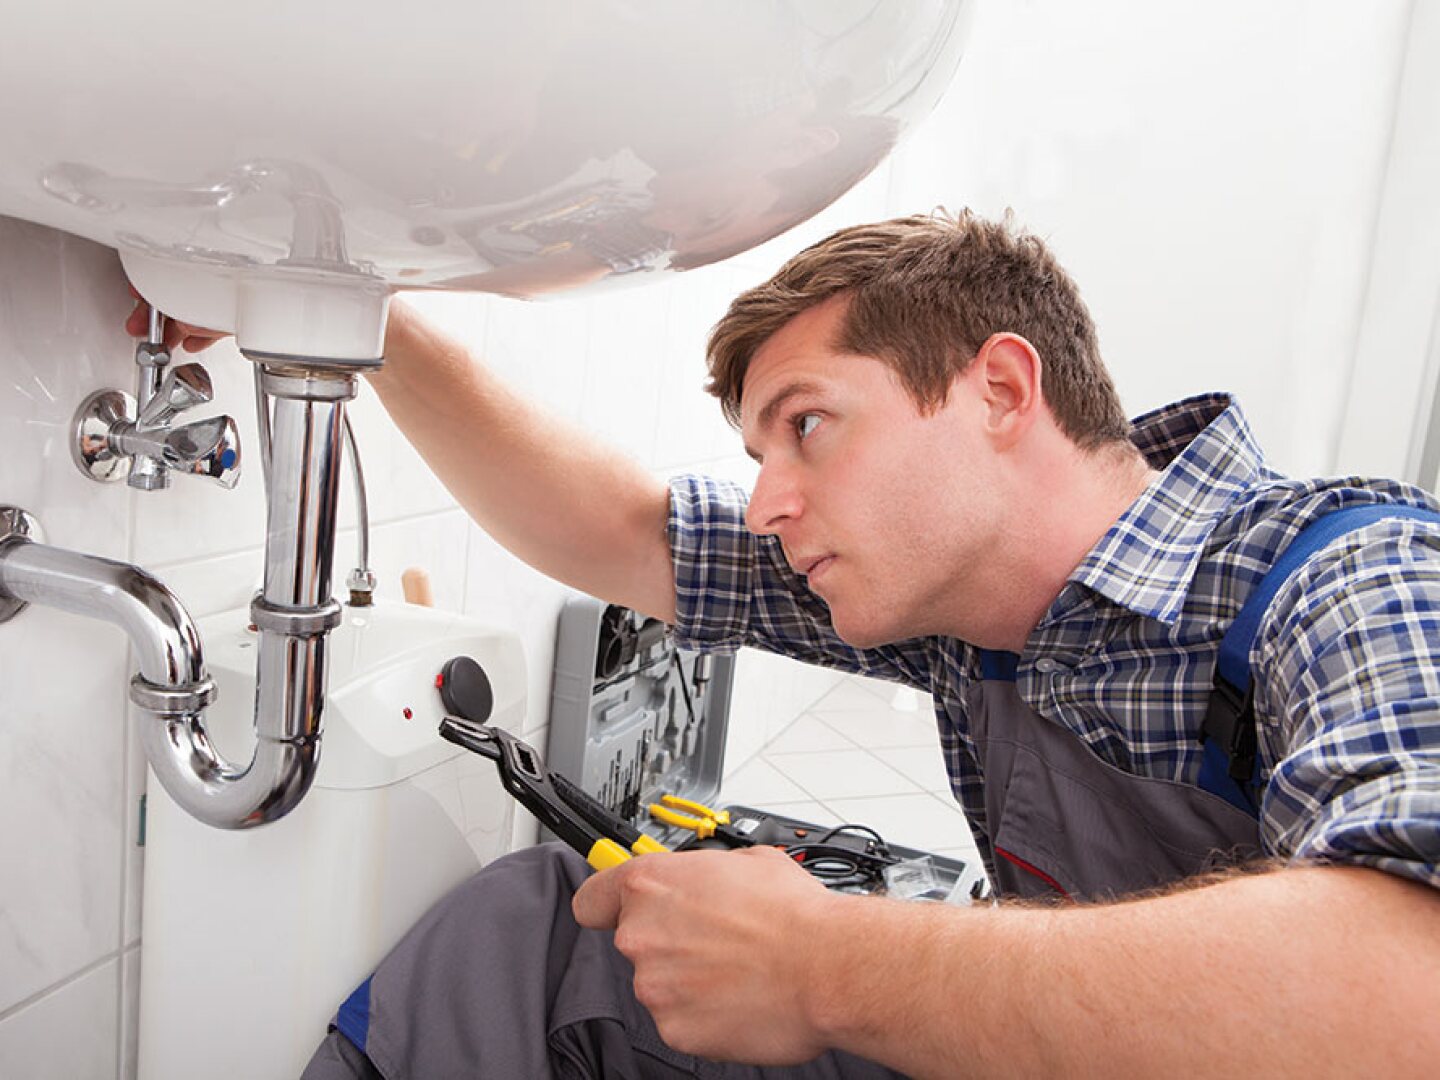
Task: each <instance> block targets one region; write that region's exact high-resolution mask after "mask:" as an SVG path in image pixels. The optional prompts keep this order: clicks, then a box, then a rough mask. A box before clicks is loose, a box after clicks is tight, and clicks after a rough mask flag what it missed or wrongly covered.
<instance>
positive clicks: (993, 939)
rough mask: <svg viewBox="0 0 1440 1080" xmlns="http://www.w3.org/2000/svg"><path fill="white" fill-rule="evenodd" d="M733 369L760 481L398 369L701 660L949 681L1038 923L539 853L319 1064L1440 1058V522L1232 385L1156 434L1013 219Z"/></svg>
mask: <svg viewBox="0 0 1440 1080" xmlns="http://www.w3.org/2000/svg"><path fill="white" fill-rule="evenodd" d="M175 335H176V337H177V338H178V337H183V338H185V339H186V344H187V345H188V346H189V347H192V348H193V347H203V346H204V345H205V344H206V343H208V341H209V340H211V339H212V336H211V335H208V334H206V333H204V332H203V331H199V330H196V329H194V328H189V327H177V328H176V331H175ZM1214 343H1215V347H1216V348H1224V349H1233V348H1244V347H1245V343H1244V342H1237V341H1234V340H1232V339H1231V338H1229V337H1228V336H1227V335H1226V333H1225V332H1224V328H1223V327H1218V326H1217V327H1216V329H1215V338H1214ZM1157 362H1158V363H1163V362H1164V358H1163V357H1159V358H1157ZM709 364H710V381H709V385H708V389H709V390H710V392H711V393H713V394H714V395H715V396H716V397H718V398H719V400H720V404H721V407H722V408H723V409H724V411H725V414H726V415H727V417H729V418H730V419H731V420H732V421H733V422H734V423H735V424H736V425H737V426H738V428H739V431H740V433H741V435H742V437H743V439H744V444H745V449H746V451H747V452H748V453H749V454H750V455H751V456H752V457H753V458H754V459H755V460H756V462H758V463H759V466H760V471H759V475H758V478H757V479H756V481H755V485H754V488H753V490H751V491H750V492H749V493H748V494H747V493H746V492H744V491H742V490H741V489H739V488H738V487H736V486H734V485H732V484H729V483H725V482H721V481H718V480H715V479H710V478H706V477H700V476H682V477H678V478H675V479H672V480H671V481H669V483H668V484H667V483H665V482H662V481H658V480H656V479H655V478H653V477H652V476H651V475H650V474H649V473H648V472H647V471H646V470H645V469H644V468H642V467H641V466H640V465H638V464H637V463H634V462H632V461H629V460H627V459H626V458H625V457H623V456H621V455H620V454H618V453H615V452H614V451H612V450H610V449H608V448H606V447H605V446H601V445H597V444H596V443H595V442H594V441H593V440H592V439H590V438H589V437H587V436H586V435H584V434H582V433H580V432H578V431H576V430H573V429H572V428H570V427H568V426H566V425H565V424H563V423H562V422H560V421H558V420H557V419H555V418H553V417H550V416H547V415H546V414H545V413H544V412H543V411H542V410H541V409H540V408H539V407H538V406H537V405H535V404H533V403H531V402H528V401H526V400H524V399H522V398H521V397H519V396H517V395H516V394H515V393H514V392H512V391H511V390H509V389H508V388H507V387H505V386H504V385H502V384H501V383H500V382H499V381H498V380H497V379H496V377H495V376H494V375H493V374H491V373H490V372H488V371H487V370H486V369H485V367H484V366H483V365H482V364H480V363H479V362H477V361H476V360H475V358H474V357H473V356H472V355H471V353H470V352H469V351H468V350H467V349H466V348H465V347H464V346H463V345H462V344H460V343H459V342H457V341H454V340H451V339H450V338H448V337H445V336H444V335H442V334H441V333H440V332H439V331H438V330H436V329H435V328H434V327H432V326H430V325H427V324H426V323H425V322H424V321H422V319H421V318H420V317H418V316H417V315H416V314H415V313H414V311H413V310H412V309H410V308H408V307H406V306H404V305H402V304H398V303H397V304H396V305H395V306H394V307H393V309H392V313H391V316H390V325H389V331H388V338H387V343H386V365H385V368H384V369H383V371H380V372H378V373H377V374H375V375H373V376H371V380H372V383H373V385H374V386H375V389H376V390H377V391H378V392H379V394H380V396H381V398H382V400H383V402H384V404H385V407H386V408H387V409H388V410H389V412H390V415H391V416H392V417H393V418H394V420H395V421H396V423H397V424H398V425H399V426H400V427H401V429H402V430H403V431H404V432H405V434H406V435H407V436H408V437H409V438H410V439H411V441H412V442H414V444H415V445H416V446H417V447H418V448H419V449H420V451H421V452H422V453H423V454H424V455H425V457H426V459H427V460H428V462H429V464H430V466H431V467H432V468H433V469H434V470H435V472H436V473H437V474H438V475H439V476H440V477H441V478H442V479H443V480H444V481H445V483H446V484H447V485H448V486H449V488H450V490H451V492H453V493H454V495H455V496H456V498H457V499H458V500H459V501H460V502H461V503H462V504H463V505H464V506H465V507H466V509H467V510H468V511H469V512H470V513H471V514H472V515H473V516H474V518H475V520H476V521H478V522H479V523H480V525H481V526H483V527H484V528H485V529H486V530H487V531H488V532H489V533H490V534H491V535H492V536H494V537H496V538H497V539H498V540H499V541H500V542H501V543H503V544H505V545H506V546H508V547H509V548H510V549H511V550H512V551H514V552H515V553H516V554H518V555H519V556H520V557H521V558H523V559H525V560H526V561H528V562H529V563H530V564H532V565H533V566H535V567H536V568H538V569H539V570H541V571H543V572H544V573H546V574H549V575H551V576H552V577H555V578H557V579H559V580H561V581H564V582H567V583H568V584H570V585H573V586H575V587H576V588H579V589H582V590H584V591H586V592H588V593H591V594H594V595H596V596H599V597H602V598H604V599H606V600H609V601H612V602H614V603H617V604H622V605H625V606H627V607H630V608H633V609H635V610H637V611H639V612H643V613H645V614H647V615H652V616H656V617H658V618H660V619H663V620H664V621H665V622H667V623H669V624H671V625H672V626H673V627H674V628H675V634H676V638H677V641H678V643H679V644H681V645H682V646H684V647H686V648H696V649H712V650H715V649H719V650H727V649H735V648H738V647H739V646H742V645H747V646H751V647H755V648H761V649H768V650H771V651H774V652H779V653H782V654H785V655H789V656H794V657H797V658H799V659H802V660H806V661H810V662H813V663H820V664H825V665H829V666H832V667H838V668H843V669H845V670H849V671H855V672H862V673H864V674H866V675H869V676H873V677H878V678H883V679H890V680H894V681H897V682H901V683H905V684H908V685H911V686H914V687H917V688H921V689H923V690H925V691H926V692H928V693H929V694H930V695H931V696H932V698H933V701H934V706H935V713H936V716H937V718H938V722H939V727H940V736H941V740H940V741H941V746H942V750H943V753H944V757H945V764H946V766H947V768H948V770H949V773H950V777H951V780H952V785H953V788H954V790H955V792H956V794H957V797H958V798H959V800H960V801H961V803H962V804H963V806H964V809H965V811H966V814H967V816H968V818H969V821H970V823H971V828H972V830H973V832H974V835H975V840H976V842H977V844H978V846H979V848H980V851H981V853H982V855H983V857H984V859H985V862H986V867H987V870H988V871H989V874H990V877H991V880H992V882H993V884H994V886H995V890H996V892H997V894H998V895H999V896H1000V897H1001V898H1002V901H1001V902H1000V903H998V904H990V905H981V904H976V905H972V906H969V907H961V906H953V905H942V904H916V903H905V902H901V901H892V900H881V899H874V898H868V897H856V896H847V895H840V894H836V893H832V892H829V891H827V890H826V889H825V888H823V887H822V886H821V885H819V884H818V883H817V882H816V880H815V879H813V878H812V877H811V876H810V875H808V874H807V873H805V872H804V871H803V870H802V869H800V868H799V867H798V866H796V865H794V864H793V863H792V862H791V861H790V860H789V859H788V858H786V857H785V856H784V855H782V854H780V853H779V852H777V851H775V850H771V849H764V848H757V849H751V850H746V851H735V852H716V851H700V852H690V853H677V854H660V855H647V856H644V857H642V858H639V859H635V860H632V861H630V862H628V863H626V864H624V865H622V866H620V867H617V868H615V869H611V870H606V871H604V872H601V873H598V874H593V875H592V874H590V873H589V871H588V870H587V869H586V868H585V867H584V866H583V864H582V863H580V860H579V859H578V858H577V857H572V856H571V855H570V854H569V853H568V852H566V851H561V850H558V849H554V848H551V847H540V848H534V849H530V850H527V851H522V852H518V853H516V854H514V855H511V856H508V857H507V858H505V859H501V860H498V861H497V862H495V863H493V864H491V866H489V867H487V868H486V869H485V870H483V871H481V872H480V873H479V874H478V875H476V877H475V878H473V879H472V880H471V881H470V882H469V883H467V884H466V885H464V886H462V887H461V888H460V889H459V890H457V891H456V892H455V893H454V894H452V895H451V896H450V897H449V898H447V899H446V900H444V901H442V902H441V903H440V904H439V905H438V906H437V907H436V908H435V909H434V910H433V911H432V912H431V913H430V914H429V915H427V916H426V918H425V919H424V920H422V921H421V923H419V924H418V925H417V926H416V927H415V928H414V930H413V931H412V932H411V933H410V935H409V936H408V937H407V938H406V939H405V940H404V941H403V942H402V943H401V944H400V945H399V946H398V947H397V949H396V950H395V952H394V953H393V954H392V955H391V957H390V958H388V959H387V960H386V961H385V962H384V963H382V964H381V966H380V968H379V969H378V970H377V972H376V973H375V975H374V977H373V978H372V979H370V980H368V981H367V982H366V984H365V985H364V986H363V987H362V988H361V990H360V991H357V996H355V997H352V999H351V1001H350V1002H347V1003H346V1005H347V1007H346V1008H342V1009H341V1011H340V1014H339V1015H338V1016H337V1023H336V1027H335V1029H333V1030H332V1031H331V1033H330V1035H329V1037H328V1038H327V1040H326V1041H325V1043H324V1044H323V1045H322V1046H321V1048H320V1050H319V1051H318V1052H317V1054H316V1057H315V1059H314V1060H313V1061H312V1063H311V1065H310V1067H309V1070H308V1071H307V1073H306V1076H307V1077H310V1078H317V1080H318V1078H330V1077H342V1076H343V1077H350V1076H368V1077H374V1076H385V1077H391V1078H394V1077H399V1076H416V1077H430V1076H437V1077H438V1076H451V1075H459V1074H462V1073H463V1074H465V1075H470V1074H472V1073H475V1072H478V1073H480V1074H482V1075H487V1076H489V1075H493V1076H502V1077H532V1076H534V1077H538V1076H549V1075H562V1076H570V1075H603V1076H627V1077H629V1076H647V1077H648V1076H694V1075H699V1076H707V1077H708V1076H717V1077H719V1076H726V1077H729V1076H735V1077H741V1076H744V1077H754V1076H784V1077H792V1076H804V1077H835V1076H845V1077H850V1076H864V1077H870V1076H877V1077H879V1076H893V1075H896V1074H897V1073H898V1074H904V1075H911V1076H934V1077H957V1076H966V1075H972V1074H974V1075H987V1074H994V1073H1025V1074H1048V1075H1071V1074H1077V1073H1101V1072H1104V1073H1109V1074H1119V1075H1194V1074H1198V1073H1207V1074H1210V1073H1232V1074H1240V1073H1242V1072H1243V1073H1253V1072H1261V1073H1280V1072H1283V1073H1287V1074H1289V1073H1295V1074H1306V1073H1308V1074H1321V1073H1323V1074H1336V1073H1350V1074H1369V1075H1419V1074H1422V1073H1424V1072H1426V1071H1427V1070H1430V1069H1432V1068H1433V1063H1434V1062H1435V1061H1436V1060H1440V1024H1436V1023H1435V1020H1434V1018H1435V1017H1436V1016H1437V1015H1440V895H1437V892H1436V890H1437V888H1440V663H1437V660H1436V656H1437V652H1440V516H1435V515H1434V511H1435V510H1436V508H1437V504H1436V502H1435V500H1434V499H1432V497H1431V496H1430V495H1428V494H1427V493H1425V492H1423V491H1421V490H1418V489H1416V488H1413V487H1410V486H1407V485H1404V484H1400V483H1396V482H1391V481H1384V480H1357V479H1353V478H1348V479H1344V480H1292V479H1287V478H1285V477H1282V476H1280V475H1279V474H1277V473H1276V472H1274V471H1273V470H1271V469H1270V468H1269V467H1268V466H1267V465H1266V463H1265V460H1264V458H1263V456H1262V454H1261V452H1260V449H1259V447H1258V446H1257V445H1256V442H1255V440H1254V438H1253V436H1252V434H1251V431H1250V427H1249V425H1248V423H1247V421H1246V419H1245V416H1244V413H1243V412H1242V411H1241V408H1240V406H1239V404H1238V403H1237V402H1236V401H1234V400H1233V399H1232V398H1230V397H1228V396H1226V395H1224V394H1209V395H1205V396H1202V397H1196V398H1192V399H1189V400H1186V401H1182V402H1179V403H1177V404H1174V405H1170V406H1167V407H1165V408H1162V409H1159V410H1157V411H1155V412H1152V413H1149V414H1147V415H1145V416H1142V417H1140V418H1138V419H1136V420H1133V421H1129V420H1127V419H1126V418H1125V416H1124V414H1123V413H1122V412H1121V410H1120V405H1119V401H1118V398H1117V395H1116V392H1115V389H1114V387H1113V385H1112V382H1111V380H1110V377H1109V375H1108V374H1107V372H1106V370H1105V367H1104V364H1103V362H1102V360H1101V357H1100V355H1099V350H1098V346H1097V341H1096V334H1095V328H1094V325H1093V323H1092V321H1091V318H1090V315H1089V313H1088V311H1087V309H1086V307H1085V305H1084V303H1083V301H1082V300H1081V298H1080V295H1079V292H1078V290H1077V288H1076V286H1075V284H1074V282H1073V281H1072V280H1071V279H1070V277H1069V276H1068V275H1067V274H1066V272H1065V271H1064V270H1063V269H1062V268H1061V267H1060V266H1059V265H1058V264H1057V262H1056V261H1055V259H1054V257H1053V256H1052V255H1051V253H1050V252H1049V251H1048V250H1047V249H1046V248H1045V246H1044V244H1043V243H1042V242H1041V241H1040V240H1038V239H1036V238H1035V237H1034V236H1031V235H1028V234H1026V233H1024V232H1023V231H1022V230H1021V229H1019V228H1018V227H1017V226H1016V225H1015V224H1014V223H1013V222H1012V221H1010V220H1008V219H1007V220H1003V221H988V220H984V219H982V218H980V217H977V216H975V215H972V214H970V213H962V214H961V215H959V216H958V217H950V216H946V215H943V214H937V215H931V216H924V217H910V218H904V219H899V220H894V221H888V222H883V223H880V224H875V225H867V226H859V227H854V228H849V229H845V230H843V231H841V232H839V233H837V234H835V235H834V236H831V237H830V238H828V239H826V240H824V241H822V242H820V243H819V244H816V245H815V246H813V247H811V248H809V249H808V250H806V251H804V252H802V253H801V254H800V255H798V256H796V257H795V258H794V259H792V260H791V261H790V262H789V263H788V264H787V265H786V266H785V267H784V268H783V269H781V270H780V272H779V273H778V274H777V275H776V276H775V277H774V278H773V279H772V280H770V281H769V282H767V283H765V284H763V285H760V286H758V287H757V288H754V289H751V290H750V291H748V292H746V293H744V294H743V295H741V296H740V297H739V298H738V299H736V300H735V302H734V303H733V304H732V305H731V306H730V309H729V311H728V313H727V314H726V315H725V316H724V318H722V319H721V320H720V322H719V324H718V325H717V326H716V327H715V329H714V331H713V333H712V335H711V338H710V343H709ZM1352 508H1364V509H1362V510H1361V511H1360V512H1359V513H1358V515H1357V514H1356V513H1352V512H1350V511H1351V510H1352ZM1339 511H1346V512H1347V514H1338V513H1337V512H1339ZM1322 519H1328V520H1329V522H1330V523H1331V525H1334V523H1338V522H1340V521H1341V520H1342V519H1344V521H1345V524H1344V526H1343V527H1330V531H1329V533H1328V534H1325V535H1319V536H1318V537H1317V536H1316V534H1314V533H1309V534H1306V535H1307V536H1309V537H1310V538H1311V539H1310V541H1309V544H1308V547H1305V548H1303V550H1302V548H1301V547H1298V546H1297V547H1296V548H1295V549H1294V551H1293V552H1292V559H1298V563H1299V565H1298V569H1297V570H1295V571H1294V573H1293V574H1291V575H1290V576H1288V577H1286V576H1285V575H1284V574H1280V573H1279V572H1278V571H1277V576H1275V577H1273V578H1266V572H1267V571H1268V570H1270V568H1271V567H1272V565H1274V564H1276V563H1277V562H1278V561H1279V560H1281V559H1282V558H1283V557H1284V556H1285V555H1286V553H1287V551H1290V550H1291V549H1292V545H1301V544H1302V541H1301V540H1300V534H1301V533H1302V531H1304V530H1305V529H1306V527H1307V526H1308V525H1310V524H1311V523H1313V522H1317V521H1320V520H1322ZM1327 527H1329V526H1327ZM1266 582H1269V583H1271V584H1273V585H1274V591H1273V595H1271V596H1269V597H1268V599H1265V600H1264V602H1263V603H1262V604H1260V606H1259V608H1258V610H1256V611H1255V612H1254V614H1253V615H1252V616H1251V617H1250V618H1249V620H1248V625H1247V624H1246V622H1245V621H1244V620H1238V619H1237V616H1238V615H1239V613H1240V612H1241V610H1242V608H1243V607H1244V605H1245V603H1246V601H1247V599H1249V598H1250V596H1251V595H1252V593H1257V592H1259V591H1260V589H1261V586H1262V584H1264V583H1266ZM1232 625H1239V626H1242V627H1244V628H1245V633H1244V634H1242V633H1240V630H1238V629H1237V630H1236V631H1235V635H1234V636H1232V637H1231V638H1229V639H1226V633H1227V631H1228V630H1230V629H1231V627H1232ZM1222 639H1225V640H1226V641H1227V645H1228V647H1229V648H1230V650H1231V652H1232V653H1234V654H1236V655H1238V660H1235V661H1232V664H1231V670H1230V672H1229V678H1222V679H1221V680H1220V684H1221V685H1220V686H1219V687H1218V688H1217V685H1216V676H1217V663H1218V662H1219V661H1218V660H1217V657H1218V656H1219V655H1220V651H1221V644H1222ZM1222 674H1223V673H1222ZM1247 681H1248V687H1247V686H1246V683H1247ZM1236 684H1238V686H1237V685H1236ZM752 1066H763V1068H754V1067H752Z"/></svg>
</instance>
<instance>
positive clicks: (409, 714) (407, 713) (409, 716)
mask: <svg viewBox="0 0 1440 1080" xmlns="http://www.w3.org/2000/svg"><path fill="white" fill-rule="evenodd" d="M401 712H403V713H404V714H405V719H406V720H413V719H414V718H415V714H414V713H413V712H411V711H410V706H409V705H406V706H405V708H404V709H402V710H401Z"/></svg>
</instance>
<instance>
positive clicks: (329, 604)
mask: <svg viewBox="0 0 1440 1080" xmlns="http://www.w3.org/2000/svg"><path fill="white" fill-rule="evenodd" d="M341 618H342V615H341V610H340V605H339V603H338V602H337V601H335V600H333V599H332V600H327V601H325V603H323V604H319V605H317V606H315V607H283V606H281V605H280V604H272V603H270V602H269V601H268V600H266V599H265V597H263V596H256V597H255V599H254V600H252V601H251V602H250V621H251V622H252V623H254V624H255V628H256V629H257V630H264V631H267V632H269V633H272V634H284V635H285V636H286V637H315V636H316V635H318V634H325V633H329V632H330V631H331V630H333V629H335V627H337V626H339V625H340V619H341Z"/></svg>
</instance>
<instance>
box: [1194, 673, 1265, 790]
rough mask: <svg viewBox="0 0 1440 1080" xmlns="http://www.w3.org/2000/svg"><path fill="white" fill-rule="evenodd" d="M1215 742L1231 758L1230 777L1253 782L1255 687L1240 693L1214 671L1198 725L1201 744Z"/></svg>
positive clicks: (1237, 780)
mask: <svg viewBox="0 0 1440 1080" xmlns="http://www.w3.org/2000/svg"><path fill="white" fill-rule="evenodd" d="M1206 739H1214V740H1215V741H1216V742H1217V743H1219V744H1220V747H1221V748H1222V749H1223V750H1224V751H1225V756H1226V757H1228V758H1229V759H1230V768H1229V770H1228V771H1229V774H1230V778H1231V779H1232V780H1235V781H1236V782H1237V783H1240V784H1249V783H1252V782H1253V781H1254V779H1255V758H1256V754H1257V752H1258V750H1259V740H1258V738H1257V737H1256V734H1255V688H1254V686H1253V685H1251V686H1247V687H1246V688H1245V690H1244V692H1243V693H1242V692H1241V691H1240V690H1239V689H1237V688H1236V687H1235V685H1234V684H1233V683H1231V682H1230V681H1229V680H1228V679H1226V678H1225V677H1224V676H1223V675H1221V674H1220V672H1219V671H1218V670H1217V671H1216V672H1215V684H1214V688H1213V689H1212V690H1211V691H1210V700H1209V702H1208V703H1207V704H1206V706H1205V722H1204V723H1203V724H1201V725H1200V741H1201V742H1202V743H1203V742H1204V741H1205V740H1206Z"/></svg>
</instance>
